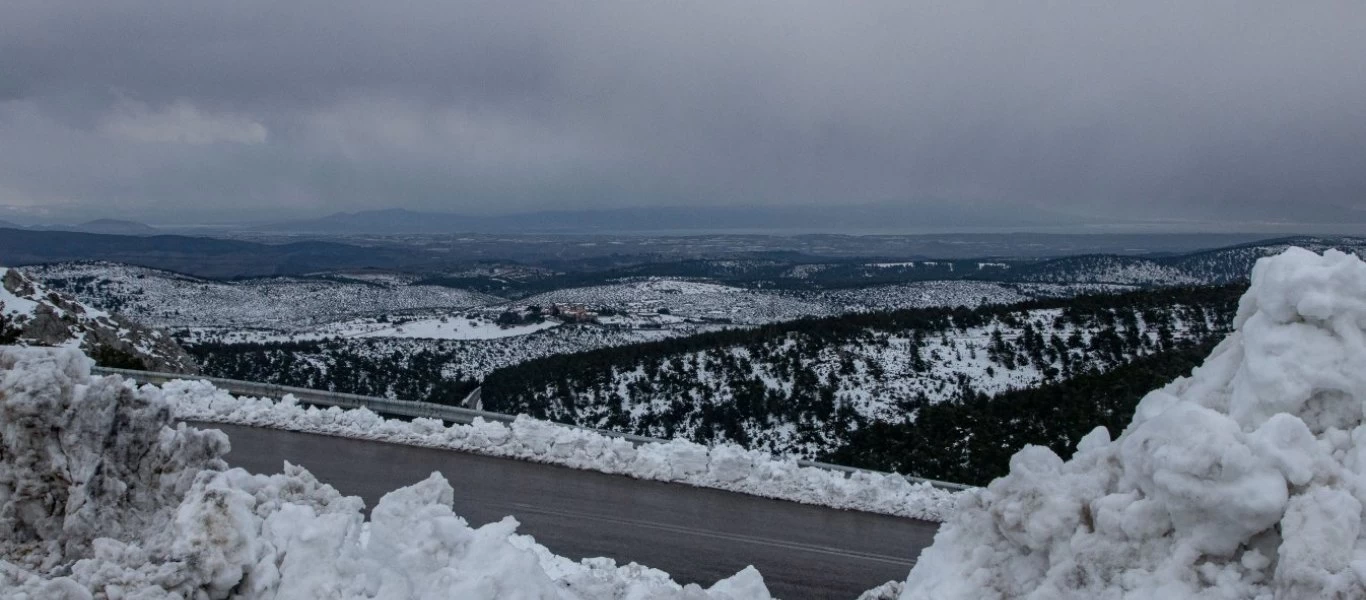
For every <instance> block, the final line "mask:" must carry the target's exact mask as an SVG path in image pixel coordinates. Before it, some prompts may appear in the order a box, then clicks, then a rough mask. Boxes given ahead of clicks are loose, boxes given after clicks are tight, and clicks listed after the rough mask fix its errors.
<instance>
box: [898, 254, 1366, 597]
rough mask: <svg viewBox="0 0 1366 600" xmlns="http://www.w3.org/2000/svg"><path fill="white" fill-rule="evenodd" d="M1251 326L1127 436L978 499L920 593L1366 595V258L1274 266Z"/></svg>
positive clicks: (917, 583)
mask: <svg viewBox="0 0 1366 600" xmlns="http://www.w3.org/2000/svg"><path fill="white" fill-rule="evenodd" d="M1235 327H1236V331H1235V333H1234V334H1233V335H1232V336H1230V337H1229V338H1228V339H1226V340H1225V341H1224V342H1223V343H1222V344H1220V345H1219V346H1218V347H1217V348H1216V349H1215V350H1214V351H1213V353H1212V354H1211V355H1210V357H1209V358H1208V359H1207V360H1206V361H1205V363H1204V365H1203V366H1201V367H1200V368H1198V369H1197V370H1196V371H1195V372H1194V373H1193V374H1192V375H1191V376H1190V377H1187V378H1181V379H1178V380H1177V381H1175V382H1173V383H1171V384H1170V385H1168V386H1167V387H1165V388H1163V389H1161V390H1158V391H1154V392H1152V393H1150V394H1148V395H1147V396H1146V397H1144V399H1143V400H1142V401H1141V402H1140V404H1139V406H1138V409H1137V412H1136V414H1135V416H1134V420H1133V422H1132V423H1131V424H1130V425H1129V427H1128V429H1126V430H1125V431H1124V432H1123V433H1122V434H1121V435H1120V436H1119V437H1118V438H1117V439H1115V440H1113V441H1112V440H1111V439H1110V438H1109V436H1108V435H1107V433H1106V432H1105V430H1103V429H1097V430H1096V431H1094V432H1092V433H1091V434H1090V435H1088V436H1087V437H1086V438H1084V439H1083V440H1082V441H1081V442H1080V443H1079V444H1078V451H1077V454H1076V455H1075V456H1074V457H1073V458H1072V459H1071V460H1069V461H1065V462H1064V461H1063V460H1061V459H1059V458H1058V457H1057V456H1056V455H1054V454H1053V453H1052V452H1051V451H1049V450H1048V449H1046V448H1041V447H1028V448H1025V449H1024V450H1022V451H1020V452H1019V453H1018V454H1016V455H1015V456H1014V457H1013V458H1012V460H1011V470H1010V474H1009V475H1007V476H1005V477H1003V478H1001V479H998V480H996V481H995V482H993V483H992V484H991V485H990V486H989V487H988V488H986V489H984V490H980V491H977V492H970V493H968V494H966V495H965V497H964V499H963V501H962V503H961V504H960V505H959V510H958V511H957V513H956V514H955V515H954V516H953V517H952V518H951V519H950V520H949V522H948V523H946V525H945V526H944V527H943V528H942V529H941V530H940V532H939V534H938V536H936V538H935V544H934V545H933V546H932V547H931V548H929V549H927V550H926V551H925V552H924V553H923V554H922V556H921V558H920V561H919V563H918V564H917V565H916V567H915V568H914V569H913V570H912V572H911V575H910V578H909V579H908V581H907V582H906V585H905V587H904V590H903V592H902V594H901V598H902V600H931V599H933V600H953V599H973V600H977V599H1004V598H1039V599H1042V598H1050V599H1051V598H1062V599H1082V598H1116V599H1118V598H1124V599H1134V600H1139V599H1144V600H1146V599H1152V600H1167V599H1185V598H1190V599H1194V598H1205V599H1230V600H1231V599H1235V598H1257V599H1267V600H1270V599H1272V598H1363V597H1366V530H1363V529H1362V517H1363V506H1366V443H1363V441H1364V440H1366V411H1364V410H1363V406H1366V331H1364V330H1366V263H1363V262H1361V261H1360V260H1359V259H1357V258H1356V257H1355V256H1352V255H1348V254H1343V253H1340V252H1337V251H1328V252H1327V253H1325V254H1324V255H1322V256H1319V255H1316V254H1313V253H1311V252H1309V251H1306V250H1300V249H1291V250H1290V251H1287V252H1286V253H1284V254H1282V255H1279V256H1276V257H1273V258H1268V259H1263V260H1262V261H1260V262H1259V263H1258V264H1257V266H1256V268H1255V269H1254V270H1253V274H1252V287H1251V289H1249V291H1248V292H1247V294H1246V295H1245V296H1244V297H1243V299H1242V302H1241V304H1240V306H1239V311H1238V316H1237V318H1236V320H1235Z"/></svg>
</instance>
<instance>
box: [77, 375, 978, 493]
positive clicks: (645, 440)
mask: <svg viewBox="0 0 1366 600" xmlns="http://www.w3.org/2000/svg"><path fill="white" fill-rule="evenodd" d="M91 371H92V372H93V373H95V374H97V375H119V376H121V377H126V378H128V379H132V380H133V381H137V382H140V383H152V384H158V385H159V384H163V383H166V382H169V381H174V380H177V379H188V380H193V381H207V382H209V383H212V384H213V385H214V386H215V387H218V388H221V389H224V390H227V391H228V392H230V393H232V394H236V395H239V396H258V397H266V398H283V397H284V396H285V395H292V396H294V397H295V398H298V399H299V401H300V402H304V403H307V404H317V405H320V406H336V407H339V408H366V409H369V410H371V411H373V412H376V413H380V414H385V415H392V416H398V417H409V418H428V419H440V420H442V421H446V422H448V423H459V424H462V425H468V424H470V423H473V422H474V419H475V418H476V417H477V418H480V419H483V420H485V421H498V422H502V423H511V422H513V421H515V420H517V417H516V416H514V415H508V414H503V413H496V412H490V411H486V410H475V409H471V408H462V407H459V406H447V405H444V404H435V403H432V402H418V401H414V400H395V399H393V398H380V397H378V396H362V395H360V394H347V393H343V392H329V391H326V390H314V389H309V388H300V387H292V386H287V385H276V384H273V383H260V382H256V381H242V380H239V379H225V378H222V377H205V376H202V375H180V374H176V373H158V372H154V371H137V370H133V369H114V368H110V367H93V368H92V369H91ZM551 422H552V423H554V422H553V421H551ZM554 424H555V425H559V426H561V427H572V428H574V429H582V430H585V431H592V432H594V433H599V434H602V435H605V436H608V437H614V438H621V439H624V440H626V441H628V442H631V443H632V444H635V445H637V446H639V445H641V444H663V443H667V442H668V440H663V439H659V438H652V437H647V436H643V435H635V434H632V433H621V432H619V431H610V430H606V429H594V428H592V427H583V426H581V425H570V424H566V423H554ZM797 464H799V465H801V466H803V467H815V468H817V469H825V470H828V471H840V472H843V473H850V474H852V473H877V474H883V475H886V474H888V473H884V472H882V471H873V470H870V469H859V468H856V467H846V466H844V465H832V464H830V463H823V462H817V461H814V460H799V461H797ZM903 477H905V478H906V479H907V480H909V481H911V482H914V483H928V484H930V485H932V486H934V487H937V488H941V489H946V490H952V491H961V490H966V489H970V488H972V487H973V486H969V485H963V484H961V483H951V482H947V481H938V480H935V479H924V478H921V477H911V476H908V475H903Z"/></svg>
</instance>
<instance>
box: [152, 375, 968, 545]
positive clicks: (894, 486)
mask: <svg viewBox="0 0 1366 600" xmlns="http://www.w3.org/2000/svg"><path fill="white" fill-rule="evenodd" d="M149 388H151V386H144V388H143V389H149ZM162 390H163V392H164V394H165V398H166V399H167V400H169V401H170V402H171V405H172V406H173V407H174V409H175V411H176V416H177V417H179V418H182V419H186V420H192V421H205V422H213V423H233V424H238V425H251V426H255V427H270V428H275V429H288V430H291V431H304V432H309V433H321V434H326V435H335V436H341V437H349V438H358V439H368V440H379V441H386V442H394V443H401V444H410V445H415V446H425V447H429V448H442V449H448V450H458V451H462V452H473V453H477V454H484V455H488V456H497V457H504V458H515V459H520V460H529V461H534V462H541V463H549V464H556V465H562V466H567V467H572V468H576V469H586V470H593V471H601V472H603V473H612V474H620V475H628V476H631V477H636V478H639V479H652V480H657V481H672V482H679V483H686V484H689V485H695V486H700V487H709V488H717V489H723V490H729V491H732V492H739V493H744V494H751V495H756V496H763V497H767V498H777V499H782V500H791V501H795V502H801V503H805V504H815V505H821V506H830V507H834V508H843V509H851V510H863V511H869V512H878V513H884V514H890V515H898V516H905V517H913V518H918V519H927V520H934V521H942V520H943V519H944V518H945V517H946V516H947V515H948V514H949V513H950V512H951V511H952V510H953V506H954V503H955V502H956V499H957V497H956V495H955V493H953V492H949V491H946V490H942V489H938V488H935V487H933V486H931V485H929V484H925V483H911V482H910V481H907V480H906V478H904V477H901V476H899V475H894V474H881V473H873V472H867V471H860V472H856V473H853V474H851V475H846V474H845V473H842V472H838V471H830V470H826V469H819V468H815V467H803V466H801V465H799V464H798V461H797V459H796V458H793V457H790V456H789V457H775V456H773V455H771V454H768V453H767V452H763V451H759V450H746V449H744V448H741V447H739V446H735V445H719V446H715V447H710V448H709V447H707V446H703V445H700V444H696V443H693V442H689V441H686V440H673V441H670V442H667V443H652V444H642V445H640V446H635V445H633V444H632V443H631V442H628V441H626V440H624V439H621V438H617V437H611V436H607V435H604V434H601V433H597V432H595V431H589V430H584V429H576V428H572V427H566V426H563V425H558V424H554V423H549V422H546V421H539V420H536V419H532V418H529V417H526V416H519V417H517V420H516V421H514V422H513V423H511V424H503V423H498V422H490V421H484V420H482V419H476V420H475V422H474V423H472V424H469V425H459V424H457V425H449V426H447V425H445V424H444V423H442V422H441V421H439V420H436V419H414V420H412V421H402V420H397V419H385V418H383V417H381V416H379V415H376V414H375V413H373V412H371V411H369V410H366V409H363V408H362V409H354V410H343V409H340V408H337V407H330V408H318V407H313V406H304V405H301V404H299V402H298V401H297V400H296V399H295V398H294V397H293V396H286V397H285V398H284V399H283V400H280V401H276V400H272V399H269V398H248V397H240V396H233V395H232V394H230V393H228V392H226V391H224V390H221V389H219V388H216V387H214V386H213V385H211V384H209V383H208V382H204V381H185V380H180V381H172V382H170V383H167V384H166V385H164V386H162Z"/></svg>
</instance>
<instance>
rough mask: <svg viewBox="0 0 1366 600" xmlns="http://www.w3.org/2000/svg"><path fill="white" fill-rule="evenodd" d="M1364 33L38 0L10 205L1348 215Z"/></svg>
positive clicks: (756, 14) (26, 2) (804, 15)
mask: <svg viewBox="0 0 1366 600" xmlns="http://www.w3.org/2000/svg"><path fill="white" fill-rule="evenodd" d="M1362 56H1366V4H1362V3H1355V2H1340V3H1336V2H1323V3H1309V4H1305V3H1293V4H1291V3H1277V2H1269V1H1265V2H1264V1H1253V2H1233V1H1213V2H1201V3H1185V2H1164V1H1158V2H1144V3H1122V4H1118V5H1117V4H1113V3H1111V4H1106V5H1087V4H1084V3H1031V4H1011V5H1009V6H1003V5H1001V4H1000V3H989V2H974V1H966V2H964V1H952V2H949V1H945V2H890V1H888V2H878V1H874V2H860V3H852V4H851V3H832V2H804V1H796V2H781V3H779V2H734V3H733V2H724V3H723V2H681V3H649V2H638V3H607V2H588V3H552V2H532V3H524V2H501V1H495V0H489V1H482V0H477V1H460V2H414V3H404V4H402V5H401V6H393V5H387V4H383V3H365V2H351V1H349V0H343V1H342V2H322V1H320V0H300V1H297V2H289V3H274V2H266V1H263V0H243V1H240V2H231V3H211V4H203V3H190V4H187V3H176V2H164V1H150V0H112V1H110V2H104V3H99V4H98V5H95V6H92V5H89V4H82V3H75V2H69V1H66V0H57V1H55V2H54V1H36V0H18V1H17V2H15V3H13V4H12V5H11V6H9V7H8V8H7V9H6V18H5V19H4V20H3V21H0V73H3V76H0V140H4V143H3V144H0V205H8V206H11V207H21V209H22V210H25V211H28V212H36V211H39V210H48V211H55V212H63V213H69V212H71V211H73V210H83V211H87V212H99V211H104V212H106V213H117V214H124V215H128V216H140V217H143V218H147V216H148V215H160V216H161V217H162V218H163V219H172V220H174V219H180V220H194V219H198V218H208V219H212V218H243V215H244V214H256V215H260V216H261V217H262V218H271V217H274V216H281V215H287V214H308V213H321V212H330V211H334V210H358V209H364V208H379V207H392V206H402V207H406V208H413V209H424V210H451V211H467V212H483V213H489V212H507V211H517V210H535V209H546V208H554V209H561V208H577V207H584V208H589V207H593V208H597V207H614V206H640V205H692V204H698V205H701V204H706V205H718V204H732V205H733V204H840V203H848V204H858V203H870V202H898V203H917V202H973V203H979V204H981V203H986V204H989V205H993V206H999V207H1000V210H1001V211H1003V212H1006V213H1011V212H1014V213H1018V214H1022V215H1025V214H1030V213H1031V212H1033V211H1036V210H1039V209H1044V210H1047V211H1049V212H1050V213H1053V212H1056V213H1063V214H1072V215H1079V216H1081V217H1084V218H1100V219H1121V218H1122V219H1130V218H1133V219H1168V220H1177V221H1179V220H1188V219H1213V220H1223V219H1228V218H1232V217H1237V218H1238V219H1242V220H1308V221H1336V222H1341V221H1343V220H1344V219H1347V220H1350V219H1351V218H1357V216H1358V215H1362V214H1363V209H1366V201H1363V197H1364V196H1366V194H1363V192H1366V103H1363V102H1361V98H1366V68H1363V67H1362V63H1361V57H1362ZM224 207H231V209H230V210H229V209H226V208H224ZM168 215H170V216H169V217H168Z"/></svg>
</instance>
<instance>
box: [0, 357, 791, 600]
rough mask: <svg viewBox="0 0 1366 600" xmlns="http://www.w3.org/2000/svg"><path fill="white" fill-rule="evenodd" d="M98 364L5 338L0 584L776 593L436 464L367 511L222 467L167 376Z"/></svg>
mask: <svg viewBox="0 0 1366 600" xmlns="http://www.w3.org/2000/svg"><path fill="white" fill-rule="evenodd" d="M89 372H90V361H89V360H88V359H86V358H84V357H83V356H81V355H80V354H79V353H77V352H75V351H74V350H64V351H63V350H57V351H54V350H47V349H28V348H24V349H19V348H6V349H4V350H3V351H0V450H2V451H0V528H3V530H4V531H5V532H6V533H5V535H4V536H0V596H3V597H5V598H16V599H18V598H24V599H40V598H65V599H81V598H92V597H98V598H143V599H153V598H158V599H167V600H169V599H171V598H199V599H205V600H210V599H213V600H219V599H226V598H233V599H235V600H253V599H268V598H269V599H280V598H356V599H360V598H371V599H374V598H384V599H386V600H404V599H410V598H411V599H418V598H422V599H428V598H469V599H474V600H482V599H495V598H525V599H531V598H537V599H541V598H545V599H597V598H632V599H639V600H650V599H680V600H682V599H685V598H686V599H689V600H694V599H695V600H702V599H706V598H713V599H718V600H720V599H729V600H742V599H763V598H768V597H769V595H768V591H767V589H766V588H765V586H764V583H763V579H762V577H760V575H759V574H758V572H757V571H755V570H754V569H753V568H747V569H745V570H743V571H741V572H740V573H738V574H737V575H735V576H734V577H731V578H729V579H726V580H723V581H721V582H718V583H716V584H715V585H714V586H712V587H711V588H710V589H705V590H704V589H702V588H701V587H699V586H697V585H695V584H690V585H687V586H681V585H679V584H677V583H675V582H673V581H672V580H671V579H670V578H669V577H668V575H667V574H665V573H663V572H660V571H657V570H654V569H649V568H646V567H642V566H640V565H636V564H634V563H633V564H630V565H626V566H618V565H617V564H616V563H615V562H614V561H612V560H610V559H605V558H596V559H585V560H583V561H578V562H575V561H571V560H569V559H566V558H563V557H559V556H555V555H553V554H551V553H550V551H549V550H547V549H545V548H544V547H542V546H540V545H538V544H536V542H535V540H533V539H531V538H530V537H527V536H521V535H517V534H516V528H517V521H516V520H515V519H513V518H511V517H509V518H506V519H504V520H503V521H500V522H497V523H491V524H488V525H485V526H483V527H479V528H472V527H470V526H469V525H468V524H467V523H466V522H465V521H464V519H461V518H460V517H459V516H457V515H455V514H454V513H453V512H452V511H451V502H452V498H453V496H454V494H455V491H454V490H453V489H452V488H451V486H450V484H448V483H447V482H446V481H445V480H444V479H443V478H441V476H440V475H437V474H433V475H432V476H431V477H430V478H428V479H427V480H425V481H422V482H419V483H417V484H414V485H412V486H409V487H406V488H402V489H400V490H397V491H394V492H392V493H390V494H388V495H386V496H385V497H383V498H382V499H380V501H379V504H378V505H377V506H375V507H374V510H373V511H372V513H371V517H370V519H369V520H368V521H367V520H366V518H365V516H364V506H363V503H362V502H361V500H360V499H359V498H355V497H345V496H342V495H341V494H339V493H337V491H336V490H334V489H332V488H331V487H330V486H327V485H325V484H322V483H320V482H318V481H317V480H316V479H315V478H313V476H312V475H310V474H309V473H308V472H307V471H306V470H304V469H302V468H300V467H294V466H290V465H286V466H285V470H284V473H282V474H277V475H252V474H248V473H247V472H245V471H243V470H241V469H227V468H226V464H225V463H224V462H223V460H222V458H221V457H222V456H223V455H224V454H225V453H226V452H227V451H228V440H227V437H226V436H224V435H223V434H222V433H220V432H216V431H203V430H198V429H194V428H188V427H185V426H184V425H180V426H177V427H173V425H174V422H173V421H172V418H171V410H170V407H169V406H168V405H167V403H166V401H165V400H164V399H163V398H162V392H161V390H159V389H157V388H154V387H144V388H142V389H135V388H133V387H131V386H129V385H128V384H126V383H125V382H124V381H122V380H121V379H119V378H116V377H108V378H91V377H90V375H89Z"/></svg>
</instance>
